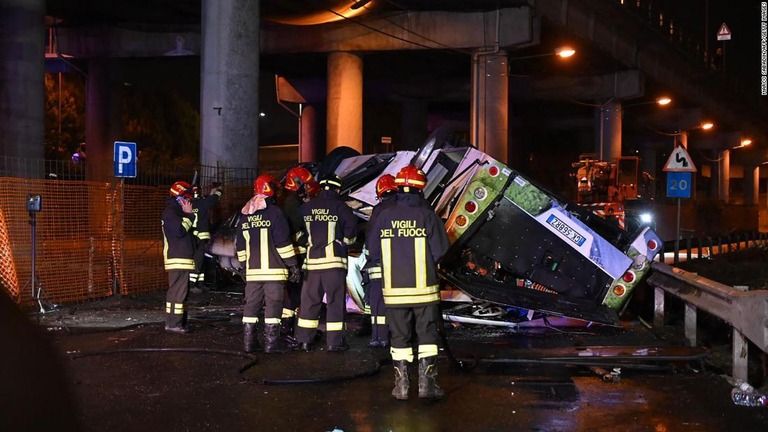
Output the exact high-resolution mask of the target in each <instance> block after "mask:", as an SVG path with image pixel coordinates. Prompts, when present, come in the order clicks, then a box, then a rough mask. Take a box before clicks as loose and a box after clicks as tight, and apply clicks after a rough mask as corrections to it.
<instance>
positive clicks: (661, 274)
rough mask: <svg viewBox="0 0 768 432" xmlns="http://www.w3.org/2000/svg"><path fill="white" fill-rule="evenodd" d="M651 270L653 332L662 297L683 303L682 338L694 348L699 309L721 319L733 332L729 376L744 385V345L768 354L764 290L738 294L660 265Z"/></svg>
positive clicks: (660, 322) (660, 318) (660, 320)
mask: <svg viewBox="0 0 768 432" xmlns="http://www.w3.org/2000/svg"><path fill="white" fill-rule="evenodd" d="M651 268H652V270H653V271H652V273H651V276H650V277H649V278H648V284H649V285H651V286H653V287H654V319H653V326H654V328H655V329H657V330H658V331H661V330H662V329H663V328H664V300H665V298H664V297H665V293H669V294H672V295H674V296H676V297H678V298H680V299H682V300H683V301H684V302H685V338H686V341H687V343H688V345H690V346H695V345H696V316H697V311H698V310H699V309H701V310H702V311H704V312H707V313H709V314H711V315H714V316H716V317H718V318H720V319H722V320H723V321H725V322H727V323H728V324H729V325H730V326H731V327H732V328H733V347H732V352H733V370H732V376H733V378H734V379H742V380H744V381H747V379H748V368H747V360H748V356H747V354H748V349H749V343H748V342H747V341H748V340H749V341H752V343H754V344H755V345H756V346H757V347H758V348H759V349H760V350H762V351H763V352H766V353H768V290H756V291H741V290H739V289H736V288H734V287H731V286H728V285H724V284H721V283H719V282H715V281H713V280H709V279H707V278H704V277H701V276H699V275H697V274H694V273H690V272H687V271H685V270H681V269H679V268H676V267H671V266H669V265H667V264H664V263H660V262H654V263H653V264H652V266H651Z"/></svg>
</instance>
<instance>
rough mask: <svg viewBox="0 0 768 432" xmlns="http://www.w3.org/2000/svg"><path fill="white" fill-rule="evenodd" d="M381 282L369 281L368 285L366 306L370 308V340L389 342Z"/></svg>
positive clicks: (377, 280) (376, 280)
mask: <svg viewBox="0 0 768 432" xmlns="http://www.w3.org/2000/svg"><path fill="white" fill-rule="evenodd" d="M382 285H383V283H382V280H381V279H371V280H370V282H369V283H368V304H369V305H370V308H371V340H372V341H386V340H389V326H388V325H387V308H386V306H385V305H384V294H383V292H382Z"/></svg>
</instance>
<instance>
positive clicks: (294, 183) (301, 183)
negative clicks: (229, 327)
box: [278, 166, 320, 345]
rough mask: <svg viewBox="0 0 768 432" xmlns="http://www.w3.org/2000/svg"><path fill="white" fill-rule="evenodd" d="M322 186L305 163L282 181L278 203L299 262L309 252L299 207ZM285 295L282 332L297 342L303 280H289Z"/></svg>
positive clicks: (291, 340) (292, 169) (286, 175)
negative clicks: (297, 322)
mask: <svg viewBox="0 0 768 432" xmlns="http://www.w3.org/2000/svg"><path fill="white" fill-rule="evenodd" d="M319 191H320V186H319V185H318V183H317V181H316V180H315V178H314V176H313V175H312V173H310V172H309V171H308V170H307V169H306V168H304V167H303V166H296V167H293V168H291V169H290V170H288V172H287V173H286V174H285V180H284V182H283V193H282V194H280V197H279V200H278V205H279V206H280V208H281V209H282V210H283V213H285V215H286V216H287V217H288V224H289V225H290V227H291V239H293V242H294V244H295V246H296V257H297V258H298V260H299V266H301V265H302V264H303V263H304V256H305V255H306V254H307V248H306V246H307V238H306V236H305V235H304V231H303V227H304V221H303V220H302V218H301V216H300V215H299V207H300V206H301V205H302V204H304V203H305V202H307V201H309V200H310V199H312V197H314V196H315V195H317V194H318V192H319ZM285 289H286V292H285V296H284V300H283V315H282V319H281V321H280V325H281V326H282V335H283V337H284V338H285V340H286V342H288V343H289V344H291V345H296V344H297V342H296V339H295V338H294V327H295V325H296V311H297V310H298V309H299V305H300V303H301V281H297V282H295V283H294V282H290V281H289V282H288V283H287V284H286V285H285Z"/></svg>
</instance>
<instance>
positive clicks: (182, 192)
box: [171, 181, 192, 199]
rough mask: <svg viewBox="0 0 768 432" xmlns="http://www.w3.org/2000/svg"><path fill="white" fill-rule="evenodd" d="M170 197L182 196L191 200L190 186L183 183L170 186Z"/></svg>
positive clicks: (178, 182) (179, 182)
mask: <svg viewBox="0 0 768 432" xmlns="http://www.w3.org/2000/svg"><path fill="white" fill-rule="evenodd" d="M171 195H172V196H175V197H177V196H182V197H184V198H187V199H189V198H192V185H190V184H189V183H187V182H185V181H177V182H176V183H174V184H173V185H171Z"/></svg>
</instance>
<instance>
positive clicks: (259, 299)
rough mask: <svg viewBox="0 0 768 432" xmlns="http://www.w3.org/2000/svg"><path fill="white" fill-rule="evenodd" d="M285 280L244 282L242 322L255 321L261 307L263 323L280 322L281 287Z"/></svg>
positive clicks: (281, 309) (281, 311) (281, 308)
mask: <svg viewBox="0 0 768 432" xmlns="http://www.w3.org/2000/svg"><path fill="white" fill-rule="evenodd" d="M284 285H285V282H282V281H269V282H264V281H260V282H248V283H246V284H245V306H244V307H243V323H244V324H249V323H256V322H258V321H259V319H258V316H259V313H260V312H261V309H262V308H264V323H265V324H280V316H281V315H282V313H283V289H284Z"/></svg>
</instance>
